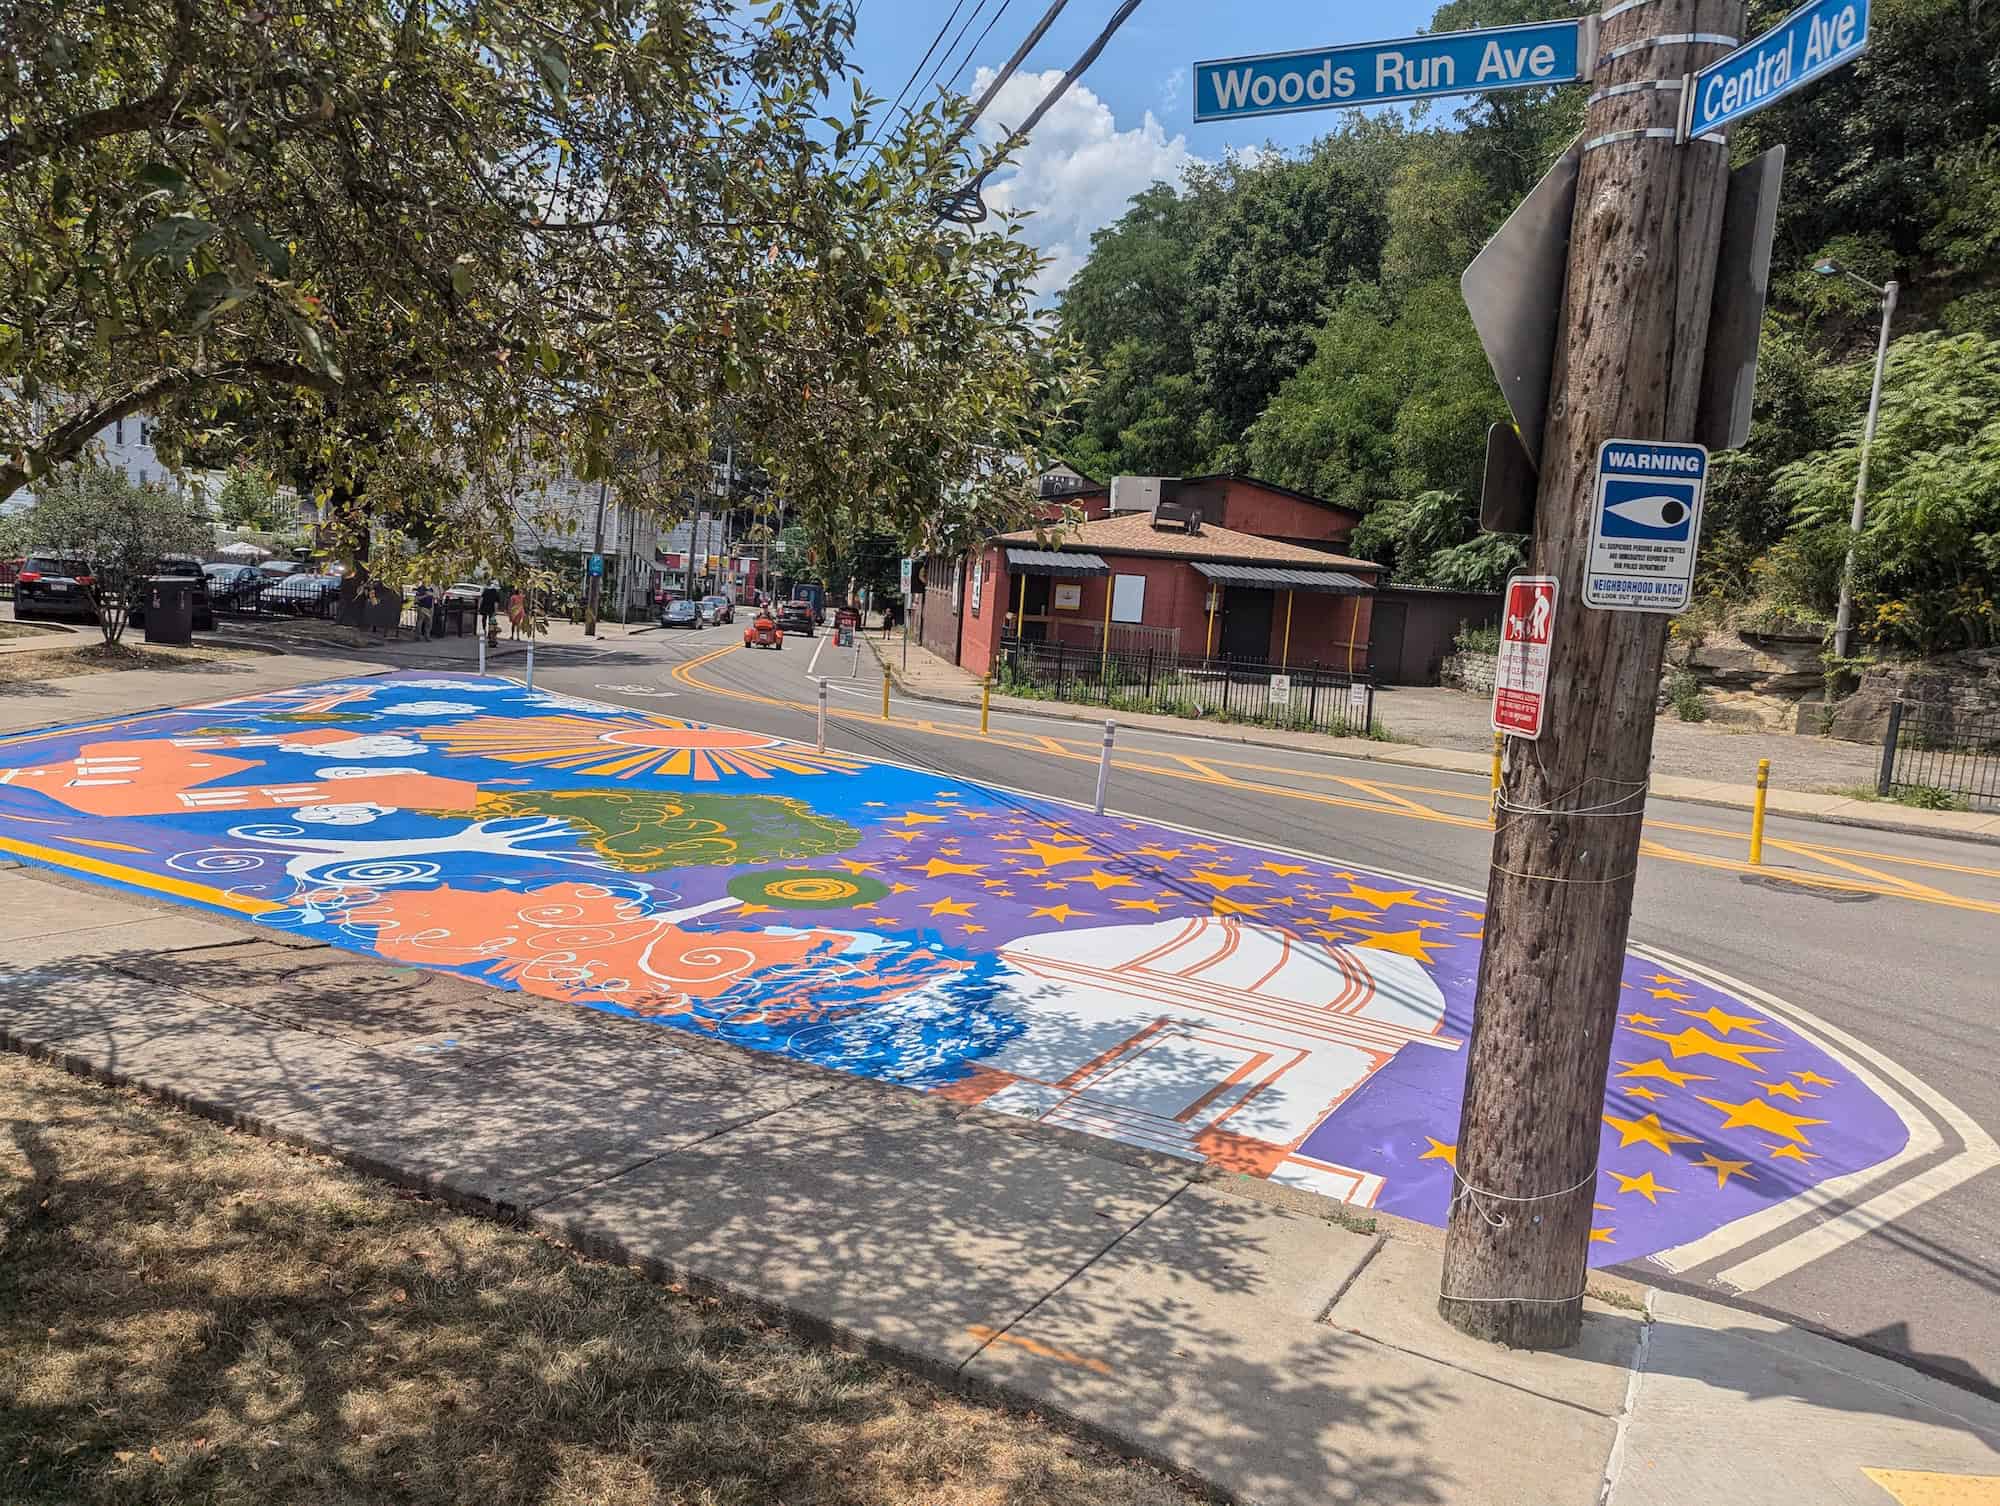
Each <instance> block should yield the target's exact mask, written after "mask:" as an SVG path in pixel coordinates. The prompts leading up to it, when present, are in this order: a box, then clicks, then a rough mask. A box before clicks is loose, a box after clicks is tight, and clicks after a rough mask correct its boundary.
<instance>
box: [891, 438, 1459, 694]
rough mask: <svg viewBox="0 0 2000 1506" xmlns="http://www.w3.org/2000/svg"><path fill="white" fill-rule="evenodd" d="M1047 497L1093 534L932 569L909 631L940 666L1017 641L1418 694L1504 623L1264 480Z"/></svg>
mask: <svg viewBox="0 0 2000 1506" xmlns="http://www.w3.org/2000/svg"><path fill="white" fill-rule="evenodd" d="M1041 491H1042V495H1043V497H1044V498H1045V499H1046V500H1047V502H1048V504H1049V505H1048V508H1047V511H1046V516H1045V519H1044V522H1045V523H1052V522H1053V520H1054V519H1055V518H1056V517H1058V516H1059V515H1060V511H1061V509H1062V508H1064V507H1068V508H1070V509H1073V510H1074V511H1075V512H1078V513H1081V514H1082V517H1083V521H1082V522H1081V523H1080V524H1078V525H1077V526H1075V527H1071V528H1063V529H1060V530H1055V529H1051V528H1044V529H1041V530H1036V529H1024V530H1021V531H1019V532H1016V533H1009V534H1003V535H1001V536H999V537H998V538H995V539H992V540H990V541H988V542H987V543H986V544H985V545H984V546H983V547H981V548H979V549H976V550H972V551H970V552H968V553H967V554H966V555H964V556H963V557H933V558H931V559H929V560H926V561H925V562H924V568H923V571H922V582H921V589H920V590H915V591H914V592H913V595H914V600H913V601H912V603H911V613H912V627H913V630H914V631H915V632H916V633H917V634H918V635H919V636H920V638H921V641H922V642H923V644H924V646H925V647H926V648H928V649H929V650H930V651H931V652H932V653H934V654H937V655H939V656H941V657H943V658H945V659H947V660H949V661H950V662H951V663H954V664H957V665H960V666H962V667H963V668H965V669H967V670H969V671H971V672H972V673H973V674H978V675H984V674H989V673H992V672H993V671H994V668H995V666H996V664H997V663H998V661H999V659H1000V657H1001V655H1002V652H1003V645H1005V644H1007V643H1009V642H1011V641H1014V640H1019V641H1022V642H1025V643H1054V644H1062V645H1064V646H1065V647H1072V648H1076V649H1079V650H1085V651H1102V650H1105V649H1107V648H1108V649H1109V651H1111V652H1114V653H1118V654H1121V655H1128V656H1136V655H1141V654H1156V655H1161V656H1171V657H1173V658H1175V659H1180V660H1187V659H1231V660H1236V661H1238V662H1245V661H1247V662H1253V663H1259V664H1267V665H1271V666H1275V667H1277V668H1280V669H1288V668H1301V669H1303V668H1307V667H1318V668H1323V669H1330V670H1342V671H1344V672H1347V673H1350V674H1355V675H1361V674H1372V675H1373V677H1374V678H1375V679H1376V680H1378V681H1379V682H1381V683H1386V684H1409V683H1419V684H1421V683H1430V682H1432V681H1434V680H1435V678H1436V671H1437V665H1438V664H1439V663H1440V662H1441V661H1442V659H1443V658H1444V656H1445V654H1447V653H1448V652H1449V651H1450V647H1451V640H1452V638H1453V636H1454V635H1455V634H1456V633H1457V632H1458V630H1459V628H1460V626H1461V625H1463V624H1466V623H1468V622H1469V623H1474V624H1484V623H1490V622H1492V621H1495V620H1497V615H1498V600H1497V598H1496V597H1494V596H1490V595H1486V594H1482V593H1465V592H1448V591H1431V590H1426V589H1423V588H1420V587H1417V588H1413V587H1406V586H1391V585H1388V584H1387V583H1386V582H1385V580H1384V578H1383V570H1382V567H1381V566H1380V565H1378V564H1376V563H1375V562H1373V561H1371V560H1365V559H1360V558H1357V557H1355V556H1354V555H1353V554H1351V553H1349V552H1348V548H1349V545H1350V544H1351V542H1352V540H1353V536H1354V530H1355V528H1356V527H1357V526H1358V525H1359V524H1360V522H1361V514H1360V513H1358V512H1356V511H1355V510H1354V509H1352V508H1348V507H1342V506H1340V505H1339V504H1337V503H1333V502H1329V501H1327V500H1325V499H1324V498H1321V497H1314V496H1310V495H1308V494H1307V493H1305V492H1300V491H1295V490H1293V489H1292V488H1290V487H1285V486H1279V485H1277V484H1275V483H1273V482H1269V481H1261V480H1258V479H1257V478H1255V477H1252V476H1241V475H1228V474H1218V475H1207V476H1185V477H1174V478H1162V477H1119V478H1118V479H1117V480H1116V481H1115V482H1112V483H1109V484H1100V483H1098V482H1096V481H1094V480H1092V479H1091V478H1089V477H1087V476H1084V475H1082V474H1080V473H1079V472H1077V471H1075V470H1074V469H1073V468H1071V467H1068V466H1060V467H1057V468H1054V469H1053V470H1051V471H1050V472H1048V473H1047V474H1046V475H1045V476H1044V477H1043V481H1042V487H1041Z"/></svg>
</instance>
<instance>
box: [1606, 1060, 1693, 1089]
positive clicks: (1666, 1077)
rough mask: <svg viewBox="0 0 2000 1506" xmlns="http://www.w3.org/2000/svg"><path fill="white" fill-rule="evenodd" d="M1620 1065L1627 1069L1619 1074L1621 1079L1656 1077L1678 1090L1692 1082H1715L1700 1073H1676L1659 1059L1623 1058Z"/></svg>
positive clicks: (1619, 1062)
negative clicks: (1634, 1060)
mask: <svg viewBox="0 0 2000 1506" xmlns="http://www.w3.org/2000/svg"><path fill="white" fill-rule="evenodd" d="M1618 1065H1619V1066H1621V1067H1623V1068H1624V1069H1625V1070H1624V1071H1623V1072H1620V1073H1619V1074H1618V1075H1619V1076H1620V1077H1656V1078H1658V1079H1659V1080H1660V1081H1661V1082H1669V1083H1672V1084H1673V1085H1674V1086H1675V1087H1677V1088H1684V1087H1686V1086H1687V1085H1688V1084H1689V1083H1691V1082H1714V1081H1715V1079H1714V1078H1712V1077H1705V1076H1703V1075H1702V1074H1701V1073H1699V1072H1679V1071H1676V1070H1675V1069H1674V1068H1672V1067H1670V1066H1668V1065H1667V1064H1666V1063H1665V1062H1663V1061H1661V1060H1659V1059H1658V1058H1657V1057H1655V1058H1654V1059H1653V1060H1652V1061H1649V1062H1628V1061H1626V1060H1625V1059H1624V1058H1622V1057H1621V1058H1619V1061H1618Z"/></svg>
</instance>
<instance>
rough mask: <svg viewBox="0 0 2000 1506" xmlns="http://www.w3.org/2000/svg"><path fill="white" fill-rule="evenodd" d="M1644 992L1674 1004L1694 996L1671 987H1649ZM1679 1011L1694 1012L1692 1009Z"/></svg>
mask: <svg viewBox="0 0 2000 1506" xmlns="http://www.w3.org/2000/svg"><path fill="white" fill-rule="evenodd" d="M1646 992H1647V993H1649V994H1651V995H1652V996H1653V997H1654V998H1656V999H1667V1000H1670V1001H1671V1002H1673V1003H1675V1004H1685V1003H1687V1002H1688V1001H1689V1000H1690V999H1692V998H1693V997H1694V995H1693V994H1684V993H1680V992H1678V991H1676V990H1674V989H1671V988H1649V989H1647V990H1646ZM1681 1013H1682V1014H1692V1013H1694V1011H1692V1010H1688V1009H1683V1010H1682V1011H1681ZM1697 1018H1699V1016H1697Z"/></svg>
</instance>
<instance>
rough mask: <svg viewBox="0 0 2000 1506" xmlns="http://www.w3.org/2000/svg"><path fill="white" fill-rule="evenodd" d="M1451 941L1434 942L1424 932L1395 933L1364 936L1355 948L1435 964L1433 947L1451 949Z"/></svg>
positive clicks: (1356, 943)
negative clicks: (1431, 951)
mask: <svg viewBox="0 0 2000 1506" xmlns="http://www.w3.org/2000/svg"><path fill="white" fill-rule="evenodd" d="M1451 945H1452V943H1451V942H1449V941H1433V940H1431V938H1430V937H1428V936H1426V935H1425V934H1424V933H1423V932H1422V931H1393V932H1385V933H1382V934H1379V935H1375V936H1364V937H1363V938H1362V939H1361V940H1360V941H1357V942H1355V946H1357V947H1359V948H1362V949H1364V950H1368V951H1376V952H1394V953H1395V954H1396V955H1397V956H1399V957H1409V958H1411V959H1413V960H1414V961H1417V962H1434V961H1436V960H1437V959H1436V958H1434V957H1432V956H1431V953H1430V949H1431V948H1432V947H1449V946H1451Z"/></svg>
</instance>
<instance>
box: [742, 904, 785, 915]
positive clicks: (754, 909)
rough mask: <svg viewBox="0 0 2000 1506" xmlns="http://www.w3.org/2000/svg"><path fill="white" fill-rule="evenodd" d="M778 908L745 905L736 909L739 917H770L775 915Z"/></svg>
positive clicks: (774, 906)
mask: <svg viewBox="0 0 2000 1506" xmlns="http://www.w3.org/2000/svg"><path fill="white" fill-rule="evenodd" d="M777 908H778V907H777V906H776V905H753V904H748V903H745V904H740V905H738V906H737V907H736V913H737V914H738V915H769V914H774V913H775V912H776V911H777Z"/></svg>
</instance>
